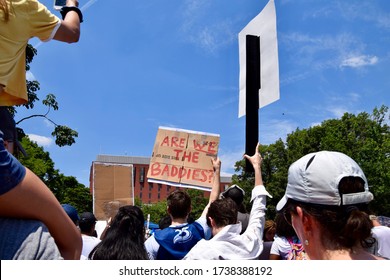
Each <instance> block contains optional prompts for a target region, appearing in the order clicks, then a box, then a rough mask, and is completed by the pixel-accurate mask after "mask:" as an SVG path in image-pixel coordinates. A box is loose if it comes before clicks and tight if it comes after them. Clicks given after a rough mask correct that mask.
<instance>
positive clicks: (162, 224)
mask: <svg viewBox="0 0 390 280" xmlns="http://www.w3.org/2000/svg"><path fill="white" fill-rule="evenodd" d="M171 223H172V220H171V217H170V216H165V217H162V218H161V219H160V221H159V222H158V228H159V229H164V228H167V227H169V226H170V225H171Z"/></svg>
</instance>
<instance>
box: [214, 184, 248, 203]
mask: <svg viewBox="0 0 390 280" xmlns="http://www.w3.org/2000/svg"><path fill="white" fill-rule="evenodd" d="M244 196H245V191H244V190H243V189H241V188H240V187H239V186H237V185H231V186H230V187H228V188H227V189H226V190H225V191H224V192H222V193H221V195H220V197H221V198H230V199H232V200H233V201H234V202H235V203H236V204H237V206H240V205H241V204H242V202H243V201H244Z"/></svg>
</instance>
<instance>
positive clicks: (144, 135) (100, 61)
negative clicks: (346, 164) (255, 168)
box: [16, 0, 390, 186]
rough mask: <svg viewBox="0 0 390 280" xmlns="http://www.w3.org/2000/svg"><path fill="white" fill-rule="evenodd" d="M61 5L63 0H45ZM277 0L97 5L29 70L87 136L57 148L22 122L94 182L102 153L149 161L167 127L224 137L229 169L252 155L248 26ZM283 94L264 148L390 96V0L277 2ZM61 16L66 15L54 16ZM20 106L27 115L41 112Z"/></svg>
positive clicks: (61, 115)
mask: <svg viewBox="0 0 390 280" xmlns="http://www.w3.org/2000/svg"><path fill="white" fill-rule="evenodd" d="M41 2H42V3H43V4H45V5H46V6H47V7H49V8H50V10H52V11H54V9H53V8H52V6H53V1H52V0H42V1H41ZM267 2H268V0H169V1H162V0H127V1H124V0H110V1H103V0H90V1H83V0H81V1H80V7H83V6H84V8H83V9H84V17H85V22H84V23H82V26H81V28H82V30H81V32H82V34H81V39H80V42H78V43H77V44H71V45H68V44H65V43H60V42H56V41H51V42H48V43H43V44H41V43H39V41H38V40H37V39H32V40H31V42H30V43H31V44H32V45H34V46H36V47H37V50H38V55H37V56H36V58H35V59H34V61H33V63H32V64H31V73H29V75H28V76H29V77H34V78H35V79H36V80H38V81H39V82H40V84H41V90H40V91H39V92H38V95H39V97H40V98H41V99H43V98H44V97H45V96H46V95H47V94H48V93H53V94H55V95H56V97H57V101H58V102H59V105H60V109H59V110H58V111H54V112H51V113H50V114H49V117H50V118H51V119H52V120H54V121H55V122H57V123H59V124H63V125H67V126H69V127H71V128H73V129H75V130H77V131H78V133H79V137H78V138H77V139H76V143H75V144H74V145H72V146H70V147H62V148H60V147H57V146H56V145H55V143H54V139H53V138H52V137H51V134H50V133H51V131H52V130H53V127H52V125H51V124H50V123H48V122H46V121H44V120H43V119H37V118H35V119H30V120H27V121H24V122H22V123H21V124H20V126H21V127H22V128H23V129H24V130H25V132H26V133H27V134H29V135H30V138H31V139H33V140H35V141H37V142H38V144H39V145H41V146H43V147H44V149H45V150H46V151H48V152H49V153H50V156H51V158H52V159H53V161H54V162H55V168H57V169H59V170H60V172H61V173H63V174H64V175H66V176H75V177H76V178H77V179H78V181H79V182H80V183H83V184H85V185H86V186H88V185H89V172H90V166H91V164H92V161H94V160H95V159H96V156H97V155H98V154H107V155H127V156H146V157H149V156H150V155H151V153H152V149H153V144H154V140H155V136H156V133H157V129H158V127H159V126H168V127H176V128H183V129H189V130H196V131H203V132H210V133H217V134H220V137H221V138H220V148H219V156H220V158H221V160H222V171H223V172H224V173H226V174H232V173H234V163H235V162H236V161H238V160H240V159H241V158H242V155H243V153H244V150H245V117H242V118H238V92H239V89H238V87H239V57H238V33H239V32H240V31H241V30H242V29H243V28H244V27H245V26H246V24H247V23H248V22H249V21H250V20H252V19H253V18H254V17H255V16H256V15H257V14H258V13H259V12H260V11H261V10H262V9H263V7H264V6H265V5H266V4H267ZM275 6H276V16H277V32H278V50H279V77H280V100H278V101H277V102H275V103H272V104H270V105H268V106H266V107H264V108H262V109H261V110H260V112H259V116H260V129H259V134H260V138H259V140H260V143H263V144H271V143H273V142H275V141H276V140H277V139H279V138H281V139H285V137H286V135H287V134H289V133H291V132H292V131H294V130H295V129H296V128H301V129H303V128H308V127H310V126H313V125H316V124H319V123H321V122H322V121H324V120H326V119H330V118H339V117H341V116H342V115H343V113H345V112H349V113H353V114H357V113H359V112H362V111H366V112H368V113H371V112H372V110H373V109H374V107H379V106H381V105H383V104H385V105H389V101H390V79H389V77H390V76H389V73H390V48H389V46H390V2H389V1H388V0H348V1H331V0H327V1H325V0H275ZM55 13H57V14H58V12H56V11H55ZM45 112H46V111H45V109H44V108H43V107H41V106H38V104H37V106H36V107H35V108H34V110H28V111H27V110H24V109H19V110H18V114H17V115H16V120H17V121H18V120H20V119H21V118H23V117H25V116H28V115H31V114H32V113H45Z"/></svg>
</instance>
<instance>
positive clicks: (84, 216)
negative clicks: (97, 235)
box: [79, 212, 97, 225]
mask: <svg viewBox="0 0 390 280" xmlns="http://www.w3.org/2000/svg"><path fill="white" fill-rule="evenodd" d="M96 221H97V219H96V217H95V215H94V214H93V213H91V212H84V213H81V215H80V221H79V224H80V225H81V224H94V223H95V222H96Z"/></svg>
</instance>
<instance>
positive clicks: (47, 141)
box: [28, 134, 53, 147]
mask: <svg viewBox="0 0 390 280" xmlns="http://www.w3.org/2000/svg"><path fill="white" fill-rule="evenodd" d="M28 138H29V139H30V140H31V141H33V142H35V143H37V144H38V145H39V146H43V147H49V146H51V145H52V144H53V139H52V138H48V137H45V136H41V135H36V134H28Z"/></svg>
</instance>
